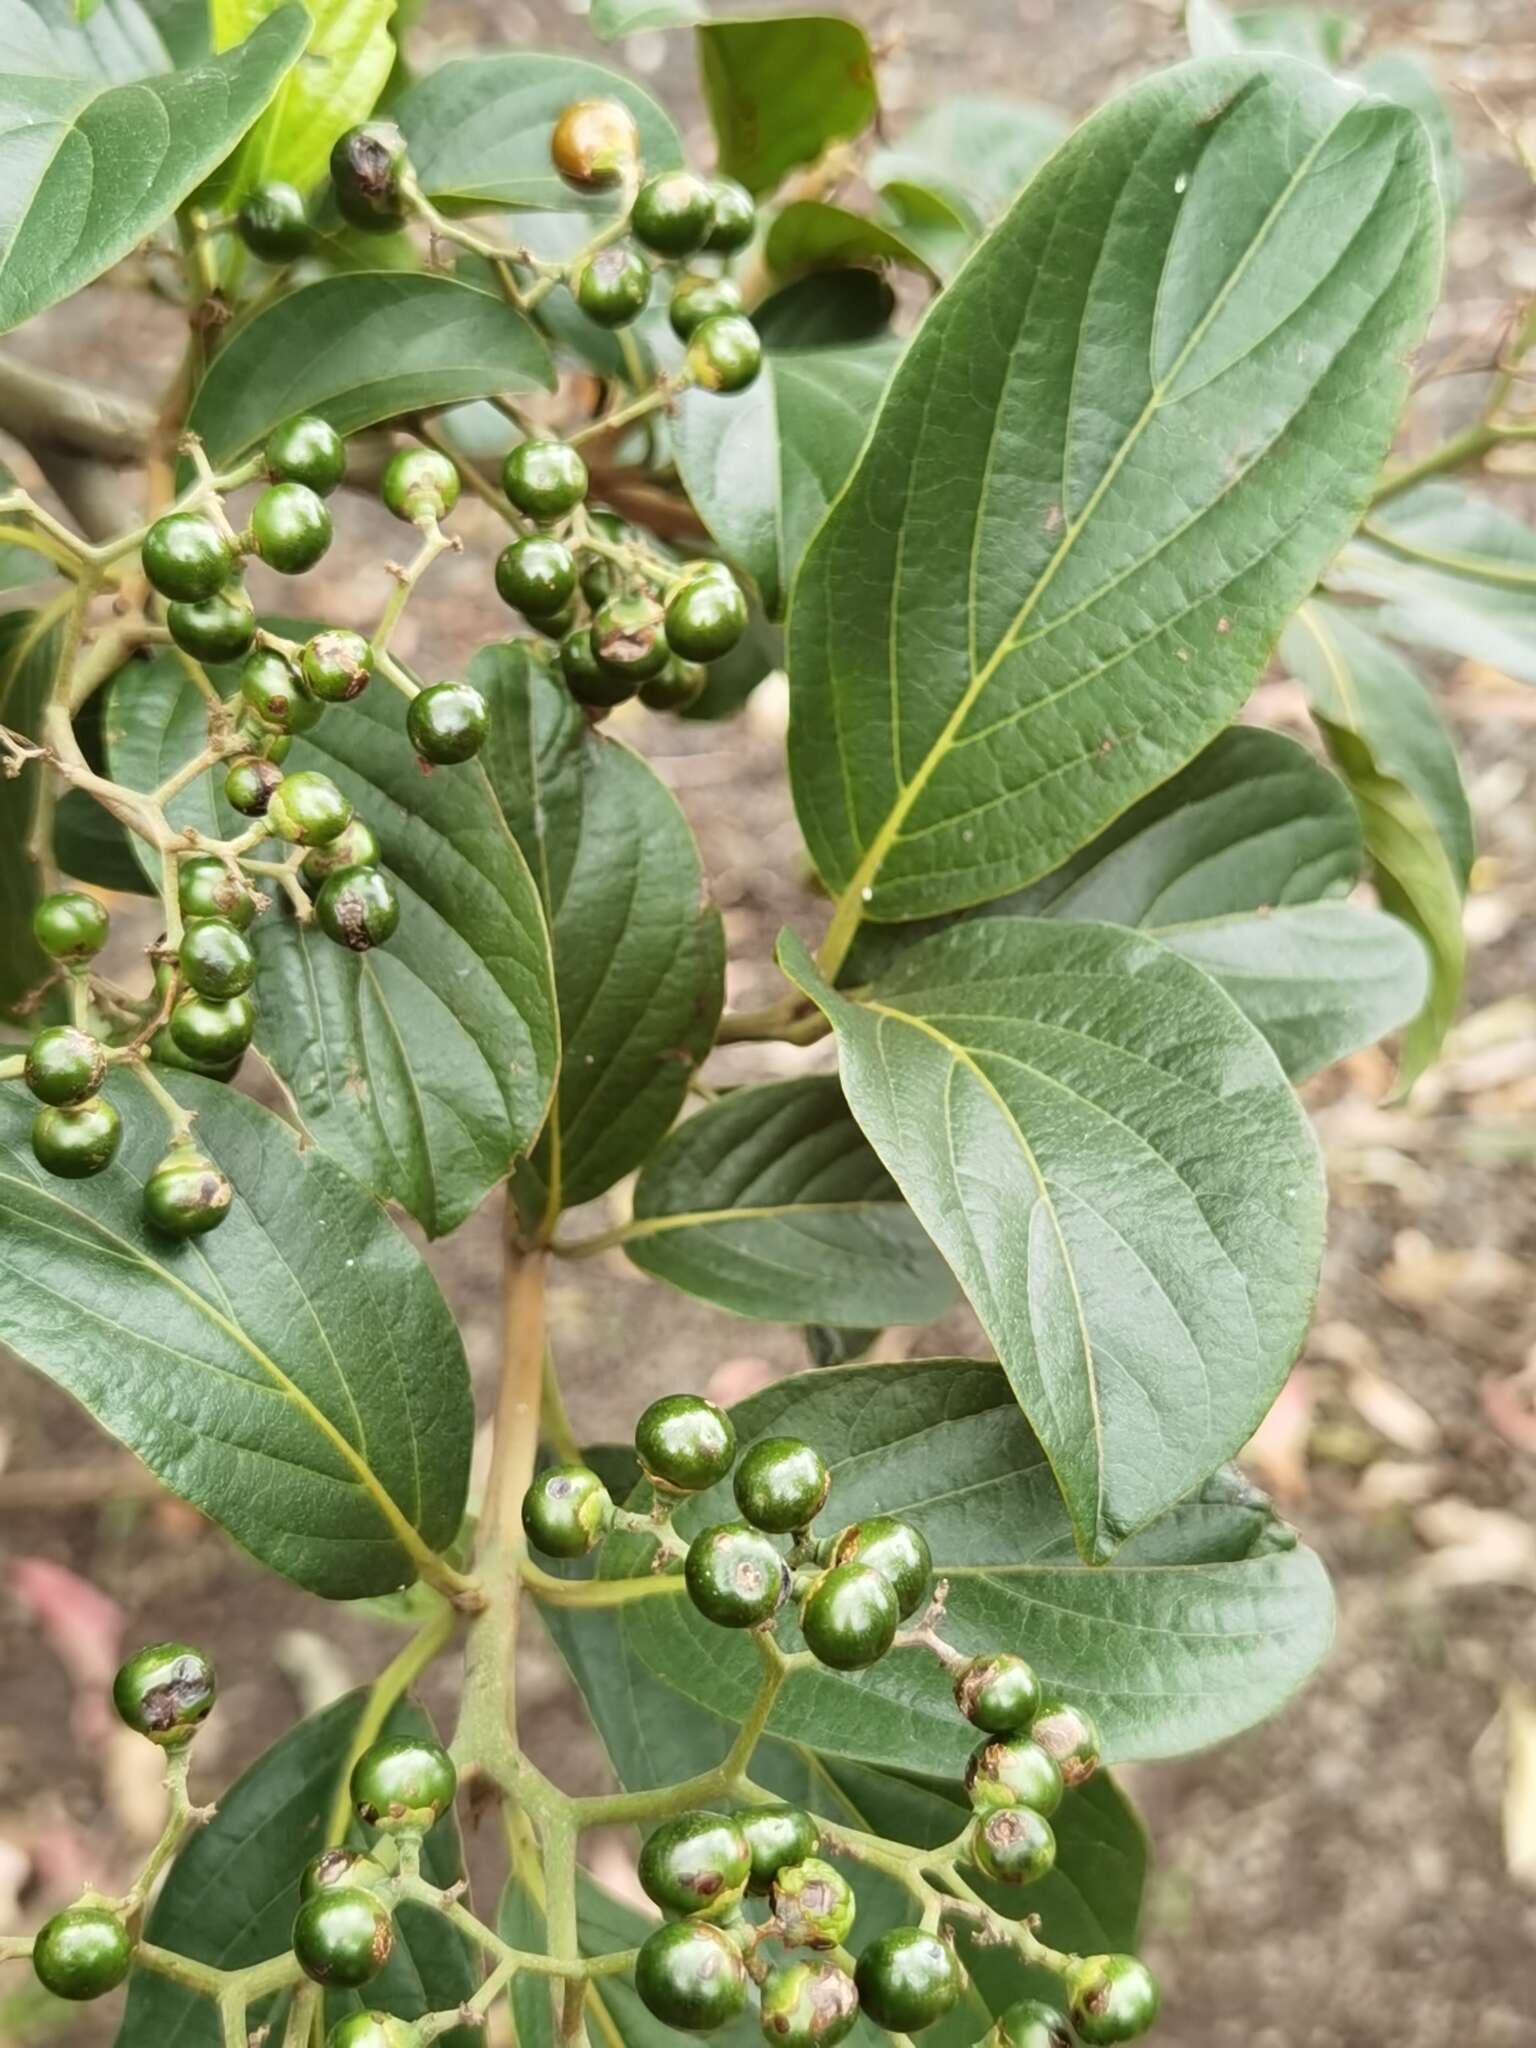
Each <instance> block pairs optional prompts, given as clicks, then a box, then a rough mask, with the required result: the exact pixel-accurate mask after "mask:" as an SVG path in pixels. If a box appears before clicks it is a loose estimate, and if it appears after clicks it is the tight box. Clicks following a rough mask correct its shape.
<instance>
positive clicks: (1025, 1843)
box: [971, 1806, 1056, 1884]
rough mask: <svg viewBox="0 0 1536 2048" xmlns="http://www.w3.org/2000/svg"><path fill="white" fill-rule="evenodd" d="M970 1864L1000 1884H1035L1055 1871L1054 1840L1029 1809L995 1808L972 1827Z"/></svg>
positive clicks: (1041, 1819) (1047, 1826) (1042, 1819)
mask: <svg viewBox="0 0 1536 2048" xmlns="http://www.w3.org/2000/svg"><path fill="white" fill-rule="evenodd" d="M971 1860H972V1862H973V1863H974V1864H975V1865H976V1868H977V1869H978V1870H979V1871H980V1872H981V1873H982V1875H983V1876H984V1877H991V1878H995V1879H996V1880H997V1882H998V1883H999V1884H1035V1883H1037V1882H1038V1881H1039V1880H1040V1879H1041V1878H1042V1877H1044V1876H1045V1875H1046V1873H1047V1871H1049V1870H1051V1869H1053V1868H1054V1867H1055V1863H1056V1837H1055V1834H1054V1833H1053V1832H1052V1829H1051V1824H1050V1822H1049V1821H1048V1820H1047V1819H1046V1818H1045V1816H1044V1815H1043V1814H1040V1813H1036V1811H1035V1810H1034V1808H1033V1807H1032V1806H994V1807H993V1808H991V1810H990V1811H988V1812H985V1813H979V1814H977V1816H976V1819H975V1822H974V1824H973V1825H972V1828H971Z"/></svg>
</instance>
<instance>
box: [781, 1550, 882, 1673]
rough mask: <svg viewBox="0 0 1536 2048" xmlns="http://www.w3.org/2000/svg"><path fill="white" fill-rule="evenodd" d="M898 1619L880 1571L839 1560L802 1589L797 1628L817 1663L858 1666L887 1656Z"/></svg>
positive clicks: (839, 1667)
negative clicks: (802, 1595)
mask: <svg viewBox="0 0 1536 2048" xmlns="http://www.w3.org/2000/svg"><path fill="white" fill-rule="evenodd" d="M900 1620H901V1615H900V1612H899V1610H898V1608H897V1604H896V1593H895V1589H894V1588H893V1587H892V1585H891V1582H890V1580H889V1579H888V1578H886V1577H885V1575H884V1573H883V1572H877V1571H876V1570H874V1568H873V1567H872V1566H870V1565H867V1564H839V1565H834V1566H833V1567H832V1569H831V1570H830V1571H825V1572H823V1573H822V1574H821V1576H820V1577H819V1578H818V1579H817V1580H816V1582H815V1584H814V1585H813V1586H812V1587H811V1589H810V1591H809V1592H808V1593H807V1594H806V1596H805V1602H804V1605H803V1606H802V1607H801V1609H800V1633H801V1634H802V1635H803V1636H804V1638H805V1646H806V1648H807V1649H808V1650H809V1651H810V1652H811V1654H812V1656H814V1657H815V1658H816V1660H817V1661H818V1663H822V1664H826V1665H828V1666H830V1667H831V1669H832V1670H834V1671H861V1670H862V1669H863V1668H864V1666H865V1665H866V1664H875V1663H878V1662H879V1660H880V1659H881V1658H882V1657H883V1656H884V1655H885V1653H886V1651H887V1650H888V1649H889V1648H890V1647H891V1644H892V1643H893V1642H894V1641H895V1638H896V1627H897V1623H898V1622H899V1621H900Z"/></svg>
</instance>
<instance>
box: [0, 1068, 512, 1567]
mask: <svg viewBox="0 0 1536 2048" xmlns="http://www.w3.org/2000/svg"><path fill="white" fill-rule="evenodd" d="M166 1085H167V1086H169V1087H170V1088H171V1089H172V1090H173V1092H174V1093H175V1094H176V1096H177V1099H178V1100H179V1101H182V1102H184V1103H185V1104H186V1105H187V1106H188V1107H190V1108H191V1109H193V1110H194V1111H195V1112H196V1115H197V1137H198V1140H199V1142H200V1144H201V1145H202V1146H203V1147H204V1148H205V1150H206V1151H207V1152H208V1154H209V1155H210V1157H212V1158H213V1159H215V1160H216V1161H217V1162H218V1164H219V1165H220V1166H221V1167H222V1168H223V1170H224V1172H225V1173H227V1174H228V1176H229V1178H230V1180H231V1181H232V1182H233V1183H234V1186H235V1200H234V1205H233V1207H232V1208H231V1210H230V1212H229V1214H228V1216H227V1217H226V1218H225V1221H224V1222H223V1224H222V1225H221V1226H220V1228H219V1229H218V1230H217V1231H216V1232H214V1233H213V1235H212V1236H209V1237H204V1238H199V1239H193V1240H187V1241H186V1242H183V1243H180V1244H177V1243H174V1242H172V1241H170V1240H167V1239H166V1238H164V1237H160V1236H156V1235H155V1234H153V1233H152V1232H151V1231H150V1230H149V1229H148V1227H147V1226H146V1224H145V1221H144V1216H143V1189H144V1182H145V1180H146V1179H147V1178H148V1176H149V1174H150V1173H151V1171H152V1170H153V1168H154V1166H155V1164H156V1162H157V1161H158V1159H159V1158H160V1157H161V1155H162V1154H163V1152H164V1151H165V1145H166V1125H165V1118H164V1116H163V1114H162V1113H161V1111H160V1109H159V1108H158V1107H157V1106H156V1104H155V1103H154V1102H152V1101H151V1100H150V1098H149V1097H148V1095H146V1094H145V1093H144V1091H143V1090H142V1089H140V1088H138V1087H137V1086H135V1085H134V1083H133V1079H132V1076H130V1075H126V1074H122V1073H121V1072H119V1073H118V1074H117V1075H116V1076H115V1077H114V1078H113V1079H112V1080H110V1081H109V1083H108V1085H107V1090H106V1093H107V1094H108V1096H109V1097H110V1099H111V1100H112V1101H113V1102H115V1104H116V1105H117V1108H118V1109H119V1111H120V1112H121V1113H122V1118H123V1125H124V1133H123V1144H122V1150H121V1152H120V1153H119V1154H118V1157H117V1160H116V1162H115V1164H113V1165H112V1166H110V1167H109V1168H108V1169H107V1170H106V1172H105V1173H102V1174H99V1175H98V1176H97V1177H96V1178H95V1179H93V1180H90V1181H84V1182H79V1181H62V1180H55V1179H53V1178H52V1177H51V1176H50V1175H48V1174H46V1173H44V1172H43V1170H42V1168H41V1167H40V1166H38V1165H37V1163H36V1162H35V1161H34V1159H33V1157H32V1151H31V1147H30V1144H29V1142H28V1128H29V1125H30V1121H31V1109H30V1105H29V1103H28V1102H27V1101H26V1100H25V1099H24V1098H23V1096H22V1093H21V1091H20V1090H19V1089H14V1088H8V1089H4V1090H0V1239H3V1242H4V1246H5V1250H4V1254H3V1258H4V1266H5V1272H6V1283H5V1290H4V1303H5V1306H4V1310H3V1314H0V1338H3V1339H4V1341H5V1342H6V1343H7V1344H9V1345H10V1346H11V1348H12V1349H13V1350H14V1351H15V1352H16V1353H17V1355H18V1356H19V1357H21V1358H23V1359H24V1360H26V1362H27V1363H28V1364H30V1365H33V1366H35V1367H36V1368H37V1369H38V1371H40V1372H42V1373H44V1374H45V1375H46V1376H47V1377H48V1378H49V1379H51V1380H53V1381H55V1382H56V1384H57V1385H59V1386H61V1387H63V1388H64V1389H65V1391H66V1392H67V1393H71V1394H73V1395H74V1396H75V1398H76V1399H77V1400H78V1401H80V1402H81V1403H82V1405H83V1406H84V1407H86V1408H87V1409H89V1410H90V1412H91V1414H92V1415H94V1416H95V1418H96V1420H97V1421H98V1422H99V1423H100V1424H101V1426H102V1427H103V1428H104V1429H105V1430H107V1431H109V1432H110V1434H111V1435H113V1436H115V1437H117V1438H118V1439H119V1440H120V1441H121V1442H122V1443H124V1444H126V1445H127V1446H128V1447H129V1448H130V1449H131V1450H134V1451H136V1452H137V1453H138V1455H139V1456H140V1457H141V1458H142V1459H143V1460H144V1462H145V1463H146V1464H147V1465H148V1466H149V1467H150V1469H151V1470H152V1471H153V1472H154V1473H155V1474H156V1475H157V1476H158V1477H159V1478H160V1479H162V1480H163V1481H164V1482H165V1484H166V1485H167V1486H168V1487H170V1488H171V1490H172V1491H173V1492H175V1493H179V1494H180V1495H182V1497H183V1498H184V1499H186V1500H189V1501H191V1502H192V1503H193V1504H194V1506H196V1507H199V1508H201V1509H202V1510H203V1512H204V1513H205V1514H207V1515H211V1516H212V1517H213V1519H214V1520H215V1521H216V1522H219V1523H221V1524H222V1525H223V1527H224V1528H225V1529H227V1530H228V1532H229V1533H230V1535H231V1536H233V1537H234V1538H235V1540H236V1542H238V1543H241V1544H243V1545H244V1547H245V1548H246V1549H247V1550H249V1551H250V1552H251V1553H252V1554H253V1555H254V1556H255V1557H257V1558H259V1559H260V1560H261V1562H262V1563H263V1564H266V1565H269V1566H270V1567H271V1568H272V1570H274V1571H278V1572H281V1573H283V1574H284V1576H285V1577H287V1578H290V1579H292V1580H294V1581H295V1583H296V1584H298V1585H301V1586H303V1587H305V1588H306V1589H307V1590H308V1591H310V1592H312V1593H321V1594H324V1595H325V1596H326V1597H327V1598H330V1599H350V1598H354V1597H356V1596H358V1595H360V1594H364V1593H383V1592H388V1591H390V1590H392V1589H393V1588H394V1587H397V1586H401V1585H405V1584H407V1583H408V1582H409V1581H410V1580H411V1579H413V1578H414V1577H416V1575H417V1572H418V1570H419V1569H420V1567H421V1565H422V1564H423V1563H424V1562H426V1561H428V1560H429V1559H430V1558H431V1557H432V1556H434V1555H435V1554H438V1553H440V1552H441V1551H442V1550H443V1549H444V1548H445V1547H446V1546H447V1545H448V1544H450V1543H451V1542H452V1541H453V1539H454V1537H455V1535H456V1534H457V1532H458V1527H459V1521H460V1517H461V1516H462V1514H463V1509H464V1496H465V1490H466V1487H467V1485H468V1477H469V1452H470V1440H471V1437H472V1435H473V1431H474V1412H473V1407H472V1405H471V1401H470V1393H469V1375H468V1371H467V1369H466V1367H465V1363H464V1347H463V1344H462V1343H461V1341H460V1339H459V1335H458V1332H457V1331H456V1330H455V1328H454V1326H453V1319H452V1317H451V1316H450V1315H449V1313H448V1310H447V1308H446V1306H445V1305H444V1302H443V1298H442V1296H441V1295H440V1294H439V1293H438V1291H437V1286H436V1283H435V1282H434V1281H433V1279H432V1276H431V1274H430V1273H429V1272H428V1270H427V1268H426V1266H425V1265H424V1264H423V1263H422V1261H421V1258H420V1257H419V1255H418V1254H417V1253H416V1252H415V1251H414V1250H413V1248H412V1247H411V1246H410V1244H408V1243H407V1241H406V1240H405V1238H403V1237H402V1236H401V1235H400V1234H399V1232H398V1231H396V1230H395V1229H394V1227H393V1225H392V1224H391V1223H390V1222H389V1220H388V1218H387V1217H386V1216H385V1215H384V1213H383V1211H382V1210H381V1209H380V1208H379V1206H378V1204H377V1203H376V1202H375V1201H374V1200H373V1199H372V1197H371V1196H370V1195H368V1194H366V1193H365V1192H364V1190H363V1189H362V1188H361V1187H359V1186H358V1184H357V1183H356V1182H355V1181H354V1180H353V1179H352V1178H351V1176H350V1175H349V1174H347V1173H346V1172H344V1171H343V1170H342V1168H341V1167H339V1166H338V1165H337V1164H336V1163H335V1161H334V1160H332V1159H331V1158H330V1157H329V1156H328V1155H327V1154H326V1153H324V1152H322V1151H320V1150H319V1149H318V1148H316V1147H314V1146H311V1145H306V1144H304V1143H302V1142H301V1141H300V1139H299V1138H298V1136H297V1134H296V1133H295V1132H294V1131H292V1130H290V1129H289V1127H288V1126H287V1125H286V1124H284V1123H281V1122H280V1121H279V1120H278V1118H276V1117H275V1116H273V1115H272V1114H271V1112H270V1111H268V1110H265V1109H261V1108H259V1107H258V1106H257V1105H256V1104H255V1103H254V1102H251V1101H249V1100H248V1099H247V1098H246V1097H245V1096H242V1095H237V1094H236V1093H235V1092H234V1091H233V1090H232V1089H230V1088H227V1087H224V1086H222V1085H221V1084H220V1083H218V1082H213V1081H202V1080H197V1079H194V1078H193V1077H192V1076H190V1075H171V1076H168V1077H167V1079H166Z"/></svg>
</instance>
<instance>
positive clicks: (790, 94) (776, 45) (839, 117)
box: [696, 14, 880, 195]
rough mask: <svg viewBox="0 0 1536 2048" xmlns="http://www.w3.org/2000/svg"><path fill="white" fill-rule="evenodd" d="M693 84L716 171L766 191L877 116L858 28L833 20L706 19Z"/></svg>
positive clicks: (868, 57) (865, 44)
mask: <svg viewBox="0 0 1536 2048" xmlns="http://www.w3.org/2000/svg"><path fill="white" fill-rule="evenodd" d="M696 35H697V41H698V49H699V79H700V83H701V84H702V86H703V90H704V104H705V105H706V106H707V107H708V109H709V118H710V122H711V125H712V126H713V128H714V131H715V141H716V144H717V146H718V150H719V158H720V168H721V170H722V171H724V172H725V173H726V175H727V176H728V177H732V178H739V179H740V180H741V182H742V184H743V185H745V186H746V188H747V190H748V191H749V192H752V193H756V194H759V195H761V194H762V193H764V192H771V191H772V190H773V188H774V187H775V186H776V185H777V184H778V183H779V181H780V179H781V178H783V177H784V175H785V173H786V172H788V171H792V170H794V169H795V167H796V166H797V165H798V164H809V163H814V162H815V161H816V159H817V158H818V157H819V156H820V155H821V153H822V152H823V150H825V149H826V148H827V146H828V145H829V144H830V143H833V142H841V141H846V140H848V139H850V138H851V137H853V136H855V135H862V134H863V132H864V130H865V129H866V128H867V127H869V125H870V123H871V122H872V121H873V120H874V118H875V116H876V114H877V113H878V112H879V108H880V102H879V99H878V97H877V95H876V92H875V64H874V57H873V55H872V54H871V51H870V47H869V41H868V38H867V37H866V36H865V34H864V31H863V29H862V28H860V27H859V25H858V23H857V22H854V21H846V20H844V19H843V18H842V17H841V16H840V15H835V14H794V15H789V16H786V17H784V18H782V19H780V20H768V21H711V22H706V23H705V24H704V25H703V26H702V27H700V28H699V29H698V30H697V32H696Z"/></svg>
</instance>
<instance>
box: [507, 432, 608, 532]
mask: <svg viewBox="0 0 1536 2048" xmlns="http://www.w3.org/2000/svg"><path fill="white" fill-rule="evenodd" d="M501 487H502V489H503V490H504V491H505V492H506V494H507V496H508V497H509V498H510V499H511V501H512V503H513V504H514V505H515V506H516V507H517V509H518V511H519V512H521V513H524V514H525V515H526V516H527V517H528V518H529V519H563V518H564V517H565V515H566V513H567V512H572V511H574V510H575V508H576V507H577V506H578V505H579V504H580V503H581V501H582V499H583V498H584V497H585V496H586V495H587V465H586V463H585V462H583V460H582V458H581V451H580V449H579V448H573V447H572V446H571V445H570V443H569V442H568V441H519V442H518V444H517V446H516V447H515V448H512V449H509V450H508V453H507V457H506V460H505V461H504V462H503V463H502V465H501Z"/></svg>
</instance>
